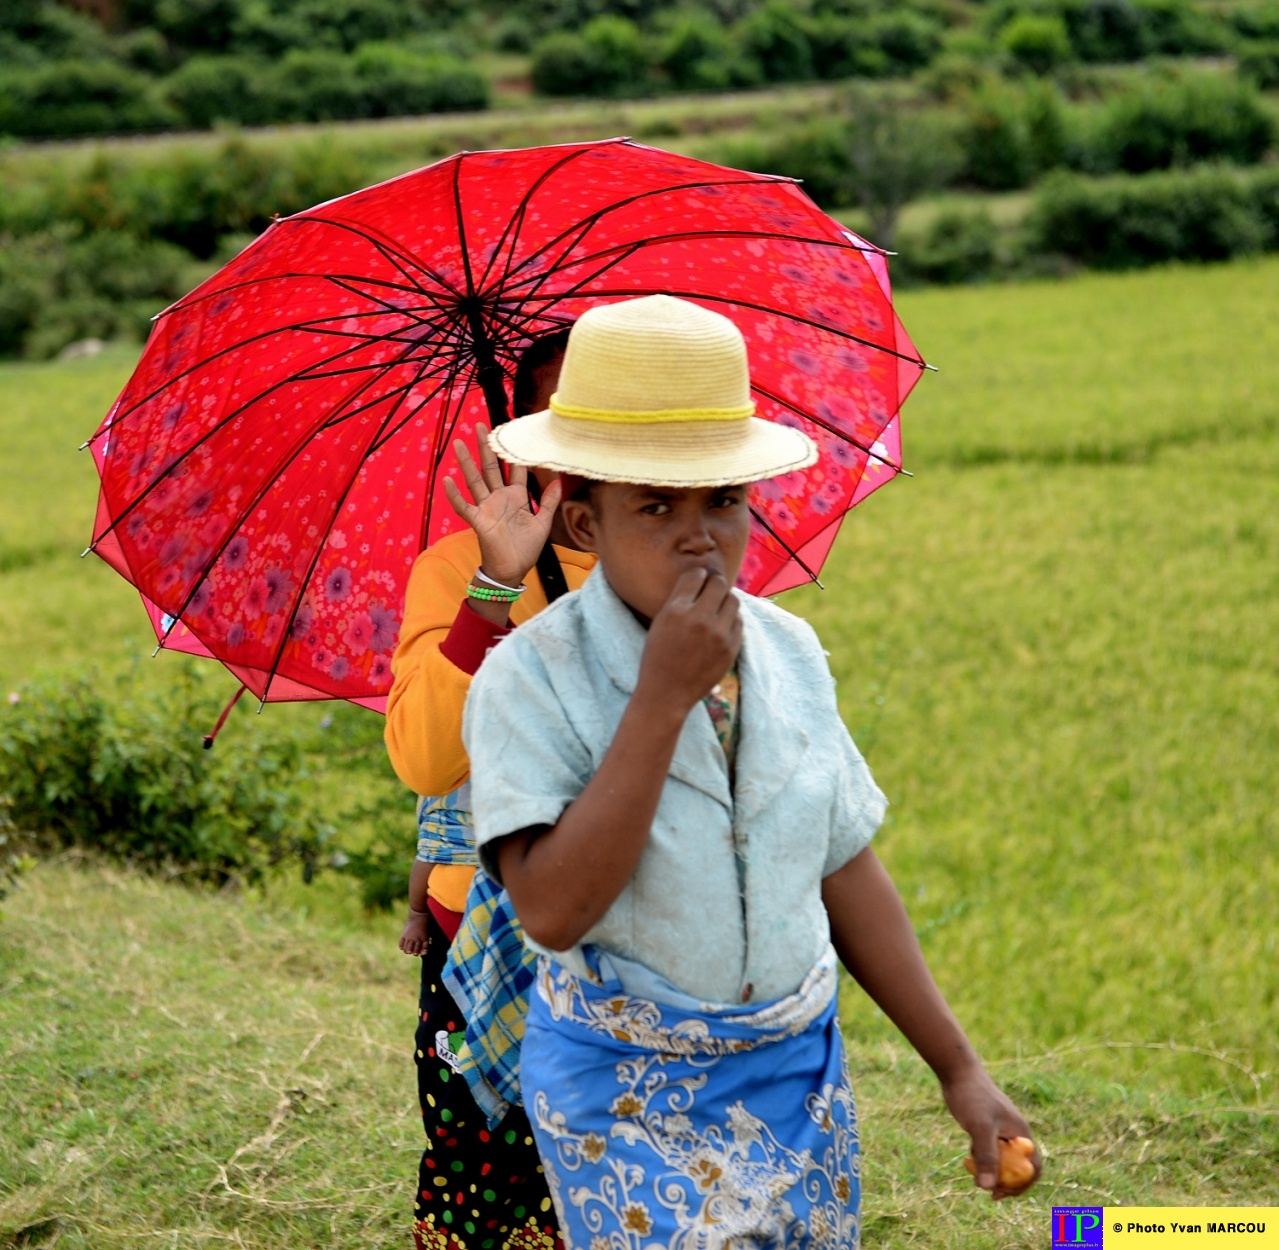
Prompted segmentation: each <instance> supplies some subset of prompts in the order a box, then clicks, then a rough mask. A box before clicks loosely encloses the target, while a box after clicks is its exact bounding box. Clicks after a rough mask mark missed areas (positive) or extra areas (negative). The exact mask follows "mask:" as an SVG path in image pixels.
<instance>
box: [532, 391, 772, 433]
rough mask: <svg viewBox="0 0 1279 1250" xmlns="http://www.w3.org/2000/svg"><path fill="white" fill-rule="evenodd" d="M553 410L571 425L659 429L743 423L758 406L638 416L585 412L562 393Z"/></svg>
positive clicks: (626, 412) (598, 410)
mask: <svg viewBox="0 0 1279 1250" xmlns="http://www.w3.org/2000/svg"><path fill="white" fill-rule="evenodd" d="M550 409H551V411H552V412H553V413H554V414H555V415H556V416H557V417H567V418H568V419H569V420H570V421H606V422H609V423H611V424H614V425H657V424H659V423H661V422H664V421H741V420H743V419H744V418H746V417H751V416H754V415H755V405H754V404H753V403H751V404H739V405H738V406H737V407H735V408H658V409H653V410H651V411H648V412H643V411H641V412H636V411H634V410H630V409H621V408H611V409H610V408H583V407H580V406H578V405H576V404H563V403H560V395H559V392H558V391H556V392H555V394H554V395H552V396H551V402H550Z"/></svg>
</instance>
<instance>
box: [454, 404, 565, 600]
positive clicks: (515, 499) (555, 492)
mask: <svg viewBox="0 0 1279 1250" xmlns="http://www.w3.org/2000/svg"><path fill="white" fill-rule="evenodd" d="M476 441H477V442H478V444H479V449H480V463H479V464H478V465H477V464H476V463H475V459H474V457H473V456H472V455H471V453H470V450H469V449H468V448H467V446H466V444H465V443H463V442H462V441H461V440H460V439H459V440H457V441H456V442H455V443H454V444H453V450H454V452H455V453H456V455H457V462H458V465H459V466H460V467H461V469H462V476H463V477H464V478H465V479H466V486H467V490H468V491H469V492H470V495H471V500H470V501H468V500H467V499H466V498H465V496H464V495H463V494H462V491H461V489H460V488H459V487H458V485H457V483H456V482H455V481H454V480H453V479H452V478H448V477H446V478H445V479H444V493H445V495H446V496H447V497H448V501H449V503H450V504H452V505H453V511H454V512H456V513H457V514H458V516H460V517H461V518H462V520H464V521H465V522H466V523H467V525H469V526H470V527H471V528H472V529H473V530H474V531H475V536H476V537H477V538H478V539H479V542H480V565H481V567H482V568H483V570H484V572H485V573H486V574H487V575H488V576H489V577H491V578H493V579H494V580H495V581H499V582H502V583H504V584H505V585H507V586H518V585H520V584H521V583H522V582H523V581H524V579H525V578H526V577H527V576H528V572H529V570H530V569H531V568H532V567H533V566H534V565H535V564H536V563H537V557H538V555H539V554H540V553H541V550H542V548H543V547H544V546H545V545H546V540H547V539H548V538H549V537H550V534H551V522H552V521H553V520H554V519H555V510H556V508H558V507H559V502H560V494H561V487H560V483H559V480H558V479H556V480H555V481H554V482H552V483H551V484H550V485H549V486H548V487H547V488H546V489H545V490H544V491H543V492H542V499H541V503H540V505H539V507H538V510H537V511H536V512H534V511H533V508H532V505H531V503H530V501H529V494H528V470H527V469H525V468H523V467H521V466H520V465H512V466H511V468H510V478H511V480H510V482H509V483H508V482H505V481H503V479H502V465H501V463H500V461H499V460H498V458H497V456H496V455H495V454H494V452H493V449H492V447H490V446H489V439H488V427H487V426H485V425H483V424H478V423H477V425H476Z"/></svg>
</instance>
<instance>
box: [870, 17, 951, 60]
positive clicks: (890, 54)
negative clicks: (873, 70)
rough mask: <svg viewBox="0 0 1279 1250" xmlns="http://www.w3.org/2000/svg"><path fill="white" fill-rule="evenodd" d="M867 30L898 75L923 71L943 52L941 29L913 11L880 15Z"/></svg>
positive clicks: (928, 18)
mask: <svg viewBox="0 0 1279 1250" xmlns="http://www.w3.org/2000/svg"><path fill="white" fill-rule="evenodd" d="M867 26H868V29H869V33H870V37H871V39H872V40H873V41H874V43H875V46H876V47H877V48H879V50H880V51H881V52H882V53H883V55H884V57H885V58H886V59H887V61H888V64H889V66H890V68H891V70H892V71H893V72H895V73H903V74H909V73H912V72H913V71H915V70H917V69H922V68H923V67H924V66H925V65H927V64H928V63H929V62H930V61H931V60H932V59H933V58H934V57H935V56H936V55H937V53H938V52H940V51H941V42H942V41H941V27H940V25H939V24H938V22H937V21H936V20H934V19H933V18H930V17H926V16H925V15H924V14H923V13H919V12H916V11H915V10H913V9H907V8H902V9H896V10H889V11H886V12H883V13H876V14H875V15H874V16H873V17H871V19H870V20H869V22H868V23H867Z"/></svg>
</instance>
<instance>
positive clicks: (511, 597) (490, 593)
mask: <svg viewBox="0 0 1279 1250" xmlns="http://www.w3.org/2000/svg"><path fill="white" fill-rule="evenodd" d="M523 593H524V592H523V591H522V590H493V589H492V588H491V587H489V586H474V585H470V586H467V588H466V597H467V598H468V599H487V600H489V601H490V602H494V601H495V602H497V603H514V602H515V601H516V599H518V598H519V597H520V596H521V595H522V594H523Z"/></svg>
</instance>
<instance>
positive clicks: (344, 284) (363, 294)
mask: <svg viewBox="0 0 1279 1250" xmlns="http://www.w3.org/2000/svg"><path fill="white" fill-rule="evenodd" d="M328 281H330V282H331V283H333V285H334V286H335V287H337V288H338V290H340V291H346V292H348V293H349V294H351V295H358V296H359V297H360V298H361V299H366V300H372V301H373V302H374V303H375V304H380V305H381V306H382V308H383V309H384V310H385V311H386V312H391V313H398V314H399V315H400V316H401V317H410V318H412V320H413V321H414V322H416V323H417V324H418V325H429V324H430V322H429V319H426V318H423V317H415V316H414V315H413V311H412V310H411V309H407V308H401V307H400V306H399V305H398V304H392V303H389V302H388V301H387V300H385V299H382V298H381V297H379V296H377V295H374V294H373V293H372V292H371V291H361V290H360V289H359V287H357V286H355V285H354V284H353V283H351V282H348V281H347V280H346V279H345V278H329V279H328ZM388 285H389V284H388ZM392 289H393V290H408V289H410V288H404V287H393V288H392ZM412 292H413V293H414V294H416V295H419V296H420V297H421V298H422V299H425V300H426V301H427V302H428V303H434V300H433V298H432V296H430V295H429V294H427V293H426V292H425V291H422V290H420V289H417V288H412ZM435 307H436V309H437V311H438V312H439V313H440V314H441V315H443V316H444V317H445V319H446V320H447V319H449V310H448V308H447V307H446V306H445V305H443V304H435ZM328 320H330V321H332V320H335V318H332V317H330V318H328Z"/></svg>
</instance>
